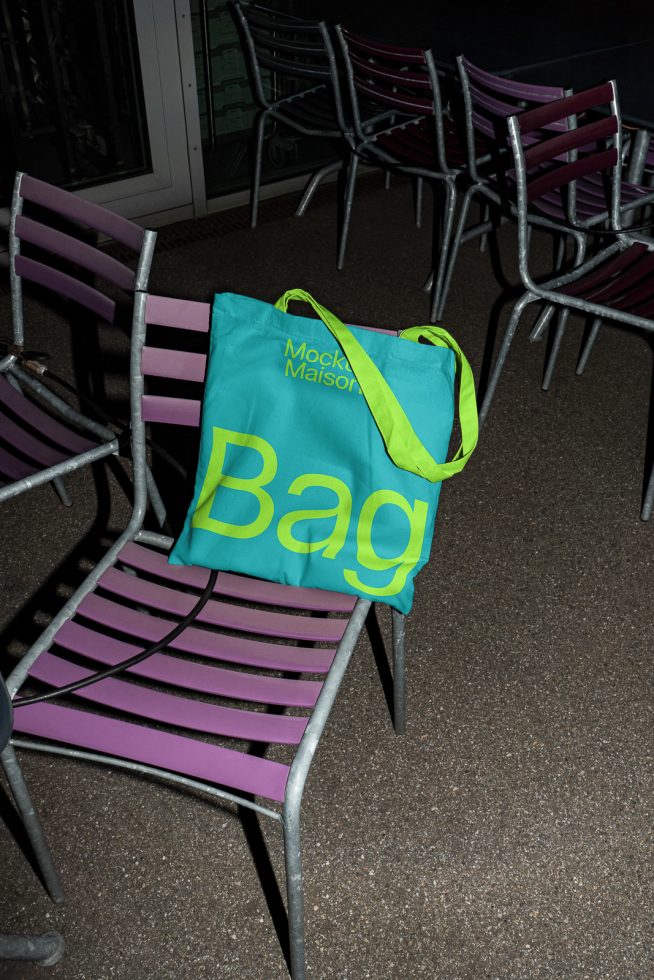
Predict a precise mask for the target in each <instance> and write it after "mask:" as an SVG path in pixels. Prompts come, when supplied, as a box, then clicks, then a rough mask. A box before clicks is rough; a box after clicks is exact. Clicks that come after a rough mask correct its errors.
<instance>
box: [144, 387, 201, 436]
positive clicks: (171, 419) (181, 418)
mask: <svg viewBox="0 0 654 980" xmlns="http://www.w3.org/2000/svg"><path fill="white" fill-rule="evenodd" d="M201 412H202V403H201V402H200V401H198V400H196V399H191V398H174V397H171V396H170V395H144V397H143V420H144V421H145V422H162V423H164V424H167V425H187V426H191V427H192V428H197V426H198V425H199V424H200V414H201Z"/></svg>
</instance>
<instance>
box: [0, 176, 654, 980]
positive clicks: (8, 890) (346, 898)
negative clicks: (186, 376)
mask: <svg viewBox="0 0 654 980" xmlns="http://www.w3.org/2000/svg"><path fill="white" fill-rule="evenodd" d="M333 195H334V190H333V188H332V189H329V188H328V189H325V190H324V191H322V192H321V194H320V196H319V198H318V199H317V201H316V202H315V204H314V205H313V206H312V207H311V208H310V209H309V212H308V213H307V215H306V216H305V217H304V218H303V219H302V220H297V219H294V218H293V217H292V216H291V214H292V208H293V206H294V201H291V200H287V201H284V202H275V203H274V204H270V205H269V206H268V207H269V209H270V210H269V219H268V220H265V216H264V221H263V223H262V224H261V226H260V227H259V229H257V230H256V231H251V230H250V229H248V228H246V227H239V222H238V221H236V222H235V223H234V229H233V230H231V231H229V232H228V233H225V232H224V230H223V232H222V233H220V231H219V226H220V222H216V221H215V219H209V221H208V222H205V224H204V225H202V226H200V225H196V231H197V230H198V229H199V228H200V227H202V228H204V229H206V234H204V235H202V236H197V235H196V234H195V232H194V233H193V234H190V235H189V236H188V240H185V236H184V235H183V234H178V235H177V238H176V237H175V233H176V232H178V231H179V229H167V230H165V231H164V232H163V233H162V236H161V248H160V249H159V250H158V252H157V253H156V255H155V263H154V273H153V279H152V288H153V289H154V290H161V291H167V292H169V293H171V294H174V295H179V296H186V297H190V298H199V299H208V298H209V297H210V295H211V292H212V291H214V290H217V291H220V290H228V291H234V292H244V293H247V294H250V295H254V296H257V297H260V298H262V299H267V300H273V299H275V298H276V296H277V295H278V294H280V293H281V292H283V291H284V290H285V289H287V288H290V287H293V286H301V287H303V288H305V289H308V290H309V291H311V292H312V293H313V294H314V295H315V296H316V297H317V298H319V299H320V300H321V301H322V302H324V303H325V304H326V305H328V306H330V307H332V308H333V309H334V310H335V311H336V312H337V313H338V314H340V315H341V316H342V317H343V318H344V319H346V320H350V321H351V322H371V323H374V322H378V323H386V324H391V325H393V326H396V325H398V326H399V325H409V324H413V323H422V322H425V320H426V318H427V301H426V297H425V295H424V294H423V293H422V292H421V289H420V285H421V281H422V280H423V279H424V277H425V276H426V273H427V267H428V257H429V248H430V231H429V228H428V227H424V228H423V229H421V230H416V229H415V228H414V227H413V225H412V220H411V197H410V191H409V188H408V187H407V185H405V184H404V183H402V182H400V181H397V182H395V183H394V184H393V187H392V189H391V190H390V191H389V192H384V191H383V189H382V188H381V187H380V186H379V184H378V183H376V182H375V181H374V180H372V181H369V182H368V185H367V187H363V186H362V192H361V194H360V195H359V197H358V199H357V201H356V204H355V214H354V221H353V230H352V236H351V241H350V248H349V254H348V259H347V264H346V268H345V270H344V271H343V272H342V273H337V272H336V271H335V262H334V255H335V229H334V208H333V204H334V196H333ZM273 218H274V220H273ZM214 225H215V226H216V228H217V229H218V230H216V233H215V234H213V233H212V228H214ZM182 230H183V229H182ZM194 239H195V240H194ZM499 241H500V246H501V248H500V255H501V269H500V268H498V263H497V259H496V260H495V262H494V263H493V262H492V261H491V257H490V256H489V255H488V253H486V254H481V253H480V252H479V251H478V250H477V248H476V246H475V245H474V244H471V245H468V246H467V247H466V248H465V249H464V251H463V253H462V256H461V261H460V265H459V267H458V269H457V271H456V276H455V281H454V284H453V292H452V296H451V301H450V303H449V305H448V309H447V318H446V324H447V326H448V327H450V329H451V330H452V331H453V332H454V333H455V334H456V336H457V338H458V339H459V341H460V343H461V345H462V347H463V348H464V350H465V351H466V352H467V354H468V356H469V358H470V360H471V361H472V364H473V368H474V370H475V374H476V375H477V376H479V373H480V371H481V369H482V361H483V355H484V348H485V343H486V338H487V332H488V328H489V322H490V320H491V318H496V317H497V316H498V315H499V319H500V323H501V324H502V325H503V324H504V323H505V322H506V318H507V316H508V312H509V308H510V307H509V300H508V298H507V297H508V296H509V292H508V289H509V287H508V286H507V281H508V282H509V283H514V284H515V282H516V274H515V245H514V232H513V229H511V228H504V229H502V231H501V234H500V236H499ZM541 251H542V263H543V268H546V264H547V262H548V261H549V258H550V246H549V244H548V242H547V240H545V239H544V240H543V241H542V243H541ZM499 276H501V277H502V279H500V278H498V277H499ZM5 300H6V297H5ZM34 313H35V316H36V319H37V321H38V328H39V329H38V331H37V338H38V345H42V346H46V347H47V346H48V345H50V346H51V341H49V340H48V335H49V333H50V330H51V324H52V322H53V321H52V318H51V317H44V316H43V315H42V314H41V312H40V308H39V307H38V306H36V307H35V309H34ZM580 327H581V324H579V323H578V322H575V321H574V320H571V322H570V326H569V329H568V333H567V336H566V339H565V342H564V345H563V350H562V353H561V357H560V362H559V366H558V369H557V373H556V377H555V381H554V384H553V387H552V390H551V391H550V392H549V393H548V394H547V395H545V394H544V393H543V392H542V391H541V389H540V378H541V372H542V365H543V355H544V345H543V344H534V345H531V344H529V343H528V342H527V339H526V334H527V330H526V326H523V327H522V329H521V330H520V331H519V333H518V336H517V338H516V341H515V344H514V349H513V350H512V352H511V354H510V357H509V361H508V365H507V369H506V371H505V374H504V377H503V378H502V380H501V382H500V386H499V389H498V392H497V396H496V400H495V403H494V406H493V409H492V412H491V415H490V417H489V421H488V424H487V427H486V429H485V431H484V433H483V438H482V440H481V442H480V445H479V448H478V451H477V453H476V455H475V457H474V459H473V460H472V462H471V463H470V465H469V466H468V468H467V469H466V470H465V472H464V473H463V474H462V475H461V476H459V477H457V478H456V479H454V480H452V481H451V482H450V483H449V484H447V485H446V486H445V487H444V488H443V493H442V496H441V506H440V513H439V517H438V521H437V531H436V539H435V543H434V549H433V557H432V560H431V563H430V565H429V566H428V567H427V568H426V569H425V570H424V572H423V573H422V574H421V576H420V577H419V580H418V586H417V595H416V602H415V606H414V611H413V613H412V615H411V618H410V620H409V626H408V664H409V694H408V708H409V722H408V730H407V733H406V735H405V736H404V737H402V738H397V737H396V736H395V735H394V733H393V729H392V726H391V722H390V718H389V713H388V710H387V704H386V698H385V694H384V686H383V683H382V680H383V679H384V677H385V671H384V666H383V664H381V666H380V665H379V664H377V663H376V661H375V659H374V657H373V656H372V655H371V648H370V643H369V641H368V639H367V638H365V637H364V638H363V639H362V641H361V643H360V645H359V647H358V649H357V652H356V656H355V658H354V660H353V663H352V666H351V669H350V671H349V674H348V675H347V678H346V680H345V683H344V687H343V691H342V695H341V697H340V698H339V700H338V703H337V705H336V707H335V710H334V713H333V716H332V720H331V722H330V724H329V727H328V729H327V732H326V734H325V737H324V739H323V742H322V744H321V747H320V750H319V752H318V755H317V757H316V760H315V765H314V769H313V770H312V774H311V776H310V779H309V784H308V788H307V793H306V797H305V805H304V824H303V827H304V847H305V871H306V899H307V957H308V967H309V976H310V977H312V978H316V980H318V978H324V980H331V978H339V980H340V978H343V980H345V978H347V980H364V978H373V980H395V978H412V977H425V978H429V980H482V978H488V980H495V978H501V980H508V978H511V980H541V978H542V980H546V978H547V980H549V978H554V977H558V978H565V980H584V978H592V980H648V978H653V977H654V953H653V947H652V940H653V936H652V932H653V924H654V900H653V895H652V872H651V868H652V856H653V855H652V850H653V848H652V842H653V838H652V809H653V806H652V775H653V772H652V747H653V742H652V732H653V726H652V721H653V719H652V713H653V712H652V674H651V653H652V650H653V649H654V626H653V622H652V593H653V587H654V574H653V572H654V569H653V559H654V523H652V524H649V525H648V524H644V523H642V522H641V521H640V520H639V511H640V503H641V494H642V487H643V476H644V455H645V448H646V442H647V433H648V424H649V425H650V428H651V422H649V423H648V415H649V414H650V411H651V410H650V405H651V390H652V346H651V343H650V342H648V340H647V339H645V338H643V337H640V336H637V335H634V334H632V333H629V332H626V331H620V330H616V329H607V330H605V331H604V333H603V334H602V336H601V338H600V341H599V343H598V345H597V349H596V351H595V352H594V355H593V357H592V359H591V362H590V364H589V367H588V369H587V372H586V374H585V375H584V376H583V377H581V378H577V377H575V374H574V366H575V359H576V355H577V351H578V346H579V337H580ZM34 342H35V344H36V340H34ZM102 345H103V350H105V351H108V352H109V353H108V354H107V355H106V356H105V355H103V365H104V364H106V367H107V371H108V372H109V373H110V377H109V379H108V388H109V390H110V391H111V392H113V393H120V392H121V391H123V390H124V389H123V386H122V383H121V380H120V379H121V363H123V362H122V361H121V358H122V357H123V355H124V350H125V344H124V340H123V338H122V337H120V338H118V339H116V338H112V337H111V336H110V335H105V334H103V336H102ZM66 360H67V359H66V345H65V344H64V345H62V346H61V347H58V348H57V350H56V351H55V358H54V363H55V365H59V366H60V367H61V368H62V369H63V370H65V369H66ZM650 441H651V439H650ZM102 472H104V471H102ZM103 481H104V478H103V477H102V474H100V485H99V486H100V490H98V486H96V483H95V482H94V480H93V477H92V474H90V473H80V474H77V475H75V476H74V477H73V478H71V479H70V481H69V484H70V492H71V494H72V496H73V498H74V501H75V509H73V510H66V509H64V508H62V507H61V506H60V504H59V503H58V500H57V499H56V498H55V496H54V494H53V493H52V491H51V490H50V489H49V488H47V487H44V488H41V489H38V490H36V491H33V492H31V493H30V494H28V495H24V496H23V497H22V498H20V499H18V500H15V501H10V502H8V503H6V504H4V505H3V507H2V515H1V516H2V526H3V531H4V534H3V541H2V544H0V548H1V550H2V558H1V562H0V568H1V569H2V573H1V576H2V581H3V588H2V596H3V610H2V621H1V625H2V627H3V634H2V637H3V650H4V651H8V652H9V653H10V654H12V653H16V652H17V651H19V650H20V649H21V647H22V645H23V644H24V642H25V640H26V639H27V638H28V637H29V635H31V634H32V633H33V628H34V627H33V622H37V623H38V622H41V621H43V618H44V616H45V615H46V613H47V610H48V608H52V606H53V605H56V602H57V598H56V592H55V590H56V585H55V583H56V581H57V572H58V569H61V571H62V572H63V574H64V578H65V580H66V581H69V580H70V579H71V578H74V577H75V574H77V572H76V568H77V562H78V560H79V559H80V558H82V559H83V558H84V556H85V555H86V554H88V553H89V551H90V550H91V548H92V546H93V543H97V541H98V540H100V539H101V537H102V536H103V535H106V534H107V533H108V532H111V531H114V530H115V529H116V528H117V527H119V526H120V522H121V520H123V519H124V517H125V513H126V509H127V505H126V497H125V493H124V491H123V489H122V488H121V487H120V486H118V485H117V483H116V480H115V478H114V476H111V477H110V480H109V490H110V495H109V497H107V495H106V494H105V492H104V489H103ZM99 492H100V498H98V493H99ZM98 499H100V507H99V508H98ZM98 510H99V517H98V516H97V514H98ZM80 542H83V547H82V548H81V549H80V547H79V545H80ZM379 620H380V625H381V629H382V631H383V632H384V633H387V630H388V617H387V615H386V613H385V611H384V610H381V612H380V614H379ZM380 674H381V679H380ZM21 760H22V762H23V765H24V771H25V775H26V778H27V780H28V782H29V786H30V788H31V791H32V794H33V798H34V801H35V804H36V806H37V808H38V810H39V812H40V814H41V817H42V820H43V824H44V828H45V831H46V834H47V837H48V840H49V842H50V845H51V847H52V851H53V854H54V858H55V862H56V864H57V867H58V868H59V870H60V873H61V876H62V880H63V885H64V889H65V892H66V902H65V904H64V905H62V906H60V907H55V906H53V905H52V904H51V903H50V901H49V900H48V898H47V896H46V895H45V893H44V891H43V889H42V887H41V885H40V883H39V881H38V879H37V878H36V876H35V874H34V872H33V870H32V869H31V868H30V865H29V864H28V863H27V861H26V860H25V858H24V855H23V854H22V852H21V850H20V848H19V847H18V845H17V844H16V842H15V837H14V833H13V831H14V829H15V827H14V821H13V820H12V818H11V811H10V810H9V808H8V806H7V803H6V799H5V798H3V797H2V796H0V813H2V814H3V815H4V816H5V819H6V821H7V822H8V824H9V827H8V828H6V827H4V826H3V825H0V861H1V880H2V888H1V890H0V930H2V931H28V930H33V931H44V930H48V929H53V928H57V929H59V930H61V931H62V932H63V934H64V936H65V939H66V944H67V952H66V956H65V958H64V960H63V961H62V962H61V963H60V964H59V965H58V966H55V967H53V968H51V969H50V971H49V975H50V976H52V978H53V980H101V978H102V980H164V978H165V980H199V978H204V977H206V978H216V980H217V978H225V980H227V978H231V980H240V978H248V980H274V978H283V977H285V976H287V972H286V966H285V962H284V957H283V954H282V950H281V947H280V942H279V939H278V935H277V931H276V929H277V928H279V929H280V930H281V929H283V917H282V916H281V911H280V899H279V895H280V893H281V894H283V890H284V881H283V865H282V850H281V841H280V838H279V834H278V829H277V828H276V827H274V826H270V825H269V824H267V823H266V822H263V824H262V826H261V828H260V831H259V830H258V828H257V826H255V825H253V824H252V822H249V823H247V824H246V825H243V824H242V823H241V821H240V820H239V818H238V817H237V816H236V815H235V814H234V812H233V811H232V810H231V809H230V808H229V807H222V806H220V805H217V804H216V803H214V802H207V801H206V800H204V799H201V798H199V797H194V796H192V795H190V794H188V793H182V792H179V791H177V790H175V789H171V788H170V787H168V786H165V785H162V784H158V783H156V782H153V781H146V780H142V779H138V778H135V777H132V776H126V775H124V774H121V773H115V772H112V771H109V770H105V769H101V768H96V767H93V766H90V765H84V764H79V763H75V762H72V761H68V760H62V759H57V758H51V757H45V756H40V755H37V754H33V753H27V752H21ZM262 842H265V849H264V848H263V846H262ZM253 853H254V855H255V857H254V859H253ZM257 869H258V871H257ZM258 872H259V873H258ZM272 872H274V875H276V882H277V883H275V879H274V877H273V876H272ZM262 882H263V883H262ZM46 975H48V974H47V973H45V972H44V971H43V970H42V969H41V968H37V967H34V966H21V965H18V964H15V965H9V964H7V965H5V966H4V967H1V966H0V976H1V977H12V978H20V980H32V978H37V977H43V976H46Z"/></svg>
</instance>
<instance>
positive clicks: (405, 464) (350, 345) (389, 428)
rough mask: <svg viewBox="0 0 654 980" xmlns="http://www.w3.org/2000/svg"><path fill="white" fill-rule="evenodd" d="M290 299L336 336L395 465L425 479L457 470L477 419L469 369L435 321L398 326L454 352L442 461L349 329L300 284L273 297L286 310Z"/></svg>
mask: <svg viewBox="0 0 654 980" xmlns="http://www.w3.org/2000/svg"><path fill="white" fill-rule="evenodd" d="M291 300H300V301H301V302H305V303H309V304H310V306H312V307H313V309H314V310H315V311H316V313H317V314H318V316H319V317H320V319H321V320H322V321H323V323H324V324H325V326H326V327H327V328H328V330H329V331H330V332H331V333H332V334H333V336H334V337H335V338H336V340H337V341H338V343H339V345H340V346H341V348H342V350H343V353H344V354H345V356H346V357H347V359H348V362H349V364H350V367H351V368H352V371H353V373H354V376H355V377H356V379H357V381H358V382H359V385H360V386H361V391H362V392H363V396H364V398H365V399H366V402H367V404H368V407H369V409H370V411H371V413H372V416H373V418H374V420H375V422H376V424H377V427H378V429H379V431H380V433H381V436H382V438H383V440H384V442H385V444H386V449H387V450H388V455H389V456H390V457H391V459H392V460H393V462H394V463H395V465H396V466H399V467H400V469H403V470H408V471H409V472H410V473H415V474H416V475H417V476H422V477H424V479H425V480H429V481H430V483H438V482H439V481H440V480H447V479H448V477H450V476H454V474H455V473H459V472H460V471H461V470H462V469H463V467H464V466H465V465H466V463H467V462H468V460H469V459H470V456H471V455H472V452H473V450H474V448H475V446H476V444H477V435H478V422H477V402H476V399H475V384H474V379H473V376H472V370H471V368H470V365H469V364H468V361H467V360H466V358H465V355H464V354H463V352H462V350H461V348H460V347H459V345H458V344H457V343H456V341H455V340H454V338H453V337H451V336H450V335H449V333H448V332H447V331H446V330H443V329H442V328H441V327H432V326H426V327H409V329H408V330H403V331H402V332H401V333H400V337H401V338H402V339H403V340H412V341H414V342H416V343H417V342H419V341H420V340H421V339H422V338H424V339H425V340H429V341H430V342H431V343H432V344H434V345H435V346H436V347H448V348H450V350H452V351H453V352H454V356H455V358H456V364H457V368H458V371H459V424H460V427H461V445H460V446H459V449H458V451H457V453H456V455H455V456H454V458H453V459H451V460H450V461H449V462H447V463H437V462H436V460H435V459H434V458H433V456H432V455H431V453H429V452H428V451H427V449H425V447H424V446H423V444H422V442H421V441H420V439H419V438H418V436H417V435H416V433H415V431H414V429H413V427H412V425H411V423H410V422H409V420H408V418H407V417H406V415H405V413H404V409H403V408H402V406H401V405H400V403H399V402H398V400H397V398H396V397H395V395H394V394H393V392H392V390H391V388H390V387H389V385H388V383H387V382H386V380H385V378H384V376H383V375H382V374H381V372H380V370H379V368H378V367H377V365H376V364H375V363H374V361H373V360H372V359H371V358H370V356H369V355H368V353H367V352H366V351H365V350H364V348H363V347H362V346H361V344H360V343H359V341H358V340H357V339H356V337H355V336H354V334H353V333H352V331H351V330H350V329H349V328H348V327H346V326H345V324H344V323H341V321H340V320H339V319H338V317H335V316H334V314H333V313H330V312H329V310H326V309H325V307H324V306H321V304H320V303H318V302H317V300H315V299H314V298H313V296H311V295H310V294H309V293H307V292H305V291H304V290H303V289H289V290H288V292H286V293H284V295H283V296H281V297H280V298H279V299H278V300H277V302H276V303H275V307H276V308H277V309H278V310H282V311H283V312H286V310H287V308H288V304H289V303H290V302H291Z"/></svg>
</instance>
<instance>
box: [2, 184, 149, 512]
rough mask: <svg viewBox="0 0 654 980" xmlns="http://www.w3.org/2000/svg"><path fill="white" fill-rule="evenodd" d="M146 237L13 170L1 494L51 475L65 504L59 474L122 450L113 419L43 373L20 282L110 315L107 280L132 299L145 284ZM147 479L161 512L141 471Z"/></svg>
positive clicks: (113, 303)
mask: <svg viewBox="0 0 654 980" xmlns="http://www.w3.org/2000/svg"><path fill="white" fill-rule="evenodd" d="M89 236H91V237H90V238H89ZM98 236H102V238H103V239H104V240H105V241H106V240H107V239H108V240H110V241H112V242H114V243H118V244H119V245H120V246H122V247H123V250H126V251H127V253H128V255H129V256H132V257H133V262H132V265H133V266H135V267H134V268H132V265H130V264H129V263H128V262H127V261H119V260H118V259H116V258H113V257H112V256H111V255H109V254H108V253H107V251H105V250H103V249H102V248H100V247H99V242H98ZM155 239H156V235H155V233H154V232H152V231H146V230H144V229H143V228H141V227H140V226H139V225H136V224H135V223H134V222H132V221H128V220H127V219H126V218H123V217H121V216H120V215H117V214H115V213H114V212H112V211H109V210H108V209H107V208H104V207H101V206H100V205H97V204H92V203H91V202H89V201H85V200H83V199H82V198H80V197H78V196H76V195H74V194H71V193H69V192H68V191H65V190H62V189H60V188H58V187H54V186H53V185H51V184H48V183H46V182H45V181H42V180H36V179H35V178H34V177H30V176H29V175H27V174H24V173H18V174H17V175H16V181H15V186H14V194H13V199H12V206H11V219H10V227H9V262H10V284H11V323H12V336H11V339H9V340H8V341H7V342H6V344H5V349H4V352H3V354H2V355H1V356H0V501H3V500H7V499H9V498H11V497H14V496H16V495H17V494H20V493H23V492H24V491H26V490H29V489H30V488H31V487H35V486H39V485H40V484H43V483H48V482H52V483H53V484H54V486H55V488H56V489H57V491H58V493H59V495H60V497H61V499H62V501H63V502H64V503H65V504H68V505H69V504H70V503H71V501H70V497H69V495H68V493H67V491H66V487H65V485H64V482H63V478H64V476H65V475H66V474H67V473H71V472H72V471H74V470H77V469H79V468H80V467H83V466H86V465H88V464H90V463H93V462H96V461H97V460H101V459H104V458H106V457H108V456H111V455H113V454H117V453H119V452H120V451H121V440H120V438H119V433H118V432H117V431H116V429H115V428H111V427H110V426H109V425H107V424H105V421H106V420H103V419H101V418H100V419H99V418H98V416H97V415H96V417H91V415H90V414H87V413H86V412H85V411H84V410H80V409H79V408H76V407H73V405H71V404H70V403H69V401H68V400H67V399H66V398H63V397H62V396H61V395H60V394H59V393H58V392H57V390H56V389H55V386H53V385H52V384H49V383H47V382H48V378H49V377H51V374H49V372H48V370H47V366H48V365H47V360H46V359H44V358H43V357H42V356H41V355H39V354H38V353H35V352H34V351H32V350H30V348H29V337H30V331H29V323H28V322H26V319H27V318H26V315H25V305H26V304H25V302H24V284H25V283H33V284H35V285H37V286H38V287H41V288H42V289H44V290H46V291H47V293H48V294H49V295H52V294H54V296H55V297H56V298H57V300H63V301H64V302H65V301H69V300H70V301H72V303H73V304H74V305H75V306H77V307H78V308H79V307H82V308H84V309H85V310H88V311H89V312H90V313H91V314H92V315H93V316H95V317H97V318H98V319H99V320H101V321H103V322H105V323H108V324H112V323H114V320H115V316H116V310H117V297H116V291H115V287H117V289H118V290H119V291H121V292H122V293H123V294H126V295H127V296H128V297H130V300H131V301H133V299H134V297H135V296H136V295H138V293H139V291H141V290H144V289H146V288H147V284H148V276H149V272H150V266H151V263H152V255H153V250H154V244H155ZM52 345H53V348H56V347H57V346H60V345H61V339H60V338H57V337H56V336H53V338H52ZM59 390H61V389H59ZM82 409H84V405H82ZM126 438H128V433H127V434H126ZM148 482H149V486H150V495H151V499H152V501H153V503H154V505H155V510H156V511H157V513H158V516H159V518H160V519H163V512H162V508H161V506H160V499H159V497H158V492H157V489H156V487H155V485H154V482H153V481H152V479H151V477H150V476H149V477H148Z"/></svg>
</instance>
